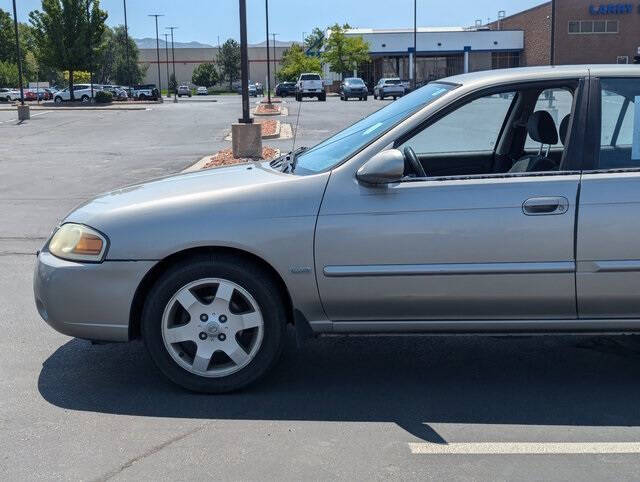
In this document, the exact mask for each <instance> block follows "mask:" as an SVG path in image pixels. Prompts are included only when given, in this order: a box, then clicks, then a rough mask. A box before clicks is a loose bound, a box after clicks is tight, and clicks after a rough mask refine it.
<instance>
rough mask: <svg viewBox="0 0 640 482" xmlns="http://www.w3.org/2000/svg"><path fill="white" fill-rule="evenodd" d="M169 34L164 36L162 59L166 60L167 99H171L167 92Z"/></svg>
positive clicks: (169, 93)
mask: <svg viewBox="0 0 640 482" xmlns="http://www.w3.org/2000/svg"><path fill="white" fill-rule="evenodd" d="M168 38H169V34H168V33H165V34H164V58H165V59H166V64H167V99H168V98H169V97H171V92H170V90H169V83H170V82H169V40H168Z"/></svg>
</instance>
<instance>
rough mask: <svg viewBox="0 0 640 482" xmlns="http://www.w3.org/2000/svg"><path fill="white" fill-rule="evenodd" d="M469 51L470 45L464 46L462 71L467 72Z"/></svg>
mask: <svg viewBox="0 0 640 482" xmlns="http://www.w3.org/2000/svg"><path fill="white" fill-rule="evenodd" d="M469 52H471V47H465V48H464V73H465V74H466V73H467V72H469Z"/></svg>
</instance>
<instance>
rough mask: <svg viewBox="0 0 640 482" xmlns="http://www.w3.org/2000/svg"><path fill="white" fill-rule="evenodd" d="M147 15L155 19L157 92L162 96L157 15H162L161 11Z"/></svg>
mask: <svg viewBox="0 0 640 482" xmlns="http://www.w3.org/2000/svg"><path fill="white" fill-rule="evenodd" d="M149 17H155V19H156V55H157V57H158V92H159V93H160V97H162V80H161V79H160V38H159V37H158V17H164V15H162V14H161V13H152V14H150V15H149Z"/></svg>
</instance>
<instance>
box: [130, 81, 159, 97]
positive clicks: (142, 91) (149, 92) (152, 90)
mask: <svg viewBox="0 0 640 482" xmlns="http://www.w3.org/2000/svg"><path fill="white" fill-rule="evenodd" d="M131 94H132V95H131V97H133V98H134V99H135V100H158V99H159V98H160V91H159V90H158V88H157V87H156V85H155V84H139V85H134V86H133V90H132V92H131Z"/></svg>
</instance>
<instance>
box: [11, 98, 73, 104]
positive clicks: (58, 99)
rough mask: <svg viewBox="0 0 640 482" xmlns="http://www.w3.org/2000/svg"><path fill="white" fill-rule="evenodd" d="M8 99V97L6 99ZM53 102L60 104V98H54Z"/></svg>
mask: <svg viewBox="0 0 640 482" xmlns="http://www.w3.org/2000/svg"><path fill="white" fill-rule="evenodd" d="M7 99H8V97H7ZM53 102H55V103H56V104H62V97H56V98H55V99H54V100H53Z"/></svg>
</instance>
